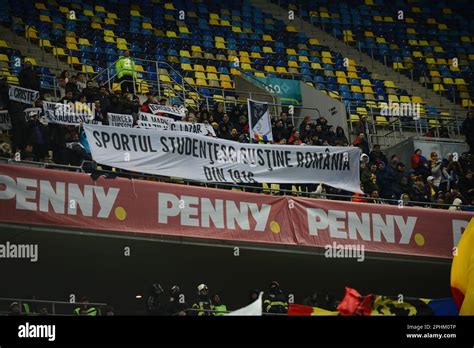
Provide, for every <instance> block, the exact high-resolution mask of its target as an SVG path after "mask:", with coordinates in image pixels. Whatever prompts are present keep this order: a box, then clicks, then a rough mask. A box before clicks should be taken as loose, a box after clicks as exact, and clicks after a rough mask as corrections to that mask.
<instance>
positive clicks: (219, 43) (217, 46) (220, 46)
mask: <svg viewBox="0 0 474 348" xmlns="http://www.w3.org/2000/svg"><path fill="white" fill-rule="evenodd" d="M216 48H222V49H225V48H226V47H225V43H224V42H216Z"/></svg>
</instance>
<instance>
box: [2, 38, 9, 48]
mask: <svg viewBox="0 0 474 348" xmlns="http://www.w3.org/2000/svg"><path fill="white" fill-rule="evenodd" d="M0 47H2V48H10V46H9V45H8V43H7V42H6V41H5V40H0Z"/></svg>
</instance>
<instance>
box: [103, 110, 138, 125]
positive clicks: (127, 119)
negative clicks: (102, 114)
mask: <svg viewBox="0 0 474 348" xmlns="http://www.w3.org/2000/svg"><path fill="white" fill-rule="evenodd" d="M107 115H108V117H109V124H110V125H111V126H112V127H128V128H131V127H133V116H132V115H125V114H114V113H111V112H108V113H107Z"/></svg>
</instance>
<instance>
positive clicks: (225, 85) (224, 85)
mask: <svg viewBox="0 0 474 348" xmlns="http://www.w3.org/2000/svg"><path fill="white" fill-rule="evenodd" d="M221 86H222V88H225V89H233V88H234V87H233V86H232V82H227V81H222V82H221Z"/></svg>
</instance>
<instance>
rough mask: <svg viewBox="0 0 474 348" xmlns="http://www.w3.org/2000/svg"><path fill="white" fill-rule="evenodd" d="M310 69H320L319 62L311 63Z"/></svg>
mask: <svg viewBox="0 0 474 348" xmlns="http://www.w3.org/2000/svg"><path fill="white" fill-rule="evenodd" d="M311 69H314V70H321V69H322V67H321V64H319V63H311Z"/></svg>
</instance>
